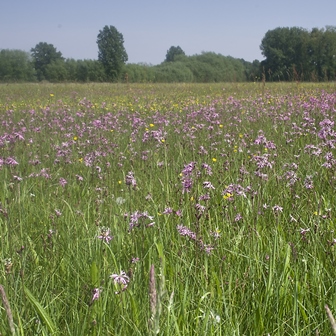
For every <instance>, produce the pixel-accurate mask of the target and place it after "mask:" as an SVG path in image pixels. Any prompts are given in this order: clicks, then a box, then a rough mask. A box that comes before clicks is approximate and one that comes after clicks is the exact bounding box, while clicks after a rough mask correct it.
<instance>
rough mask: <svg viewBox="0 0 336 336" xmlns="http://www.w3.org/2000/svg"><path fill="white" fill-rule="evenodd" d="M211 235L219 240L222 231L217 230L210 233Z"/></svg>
mask: <svg viewBox="0 0 336 336" xmlns="http://www.w3.org/2000/svg"><path fill="white" fill-rule="evenodd" d="M210 234H211V235H212V236H213V237H214V238H215V239H218V238H219V237H220V236H221V231H220V230H219V229H218V228H216V229H215V231H210Z"/></svg>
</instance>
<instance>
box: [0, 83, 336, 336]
mask: <svg viewBox="0 0 336 336" xmlns="http://www.w3.org/2000/svg"><path fill="white" fill-rule="evenodd" d="M335 108H336V93H335V85H334V84H332V83H323V84H309V83H308V84H307V83H304V84H302V83H289V84H284V83H267V82H266V84H265V83H232V84H226V83H225V84H222V83H221V84H185V83H184V84H171V85H168V84H96V83H94V84H84V85H83V84H62V85H60V84H55V85H52V84H48V83H41V84H8V85H1V90H0V124H1V125H2V126H1V132H0V181H1V188H0V253H1V256H2V257H1V259H2V263H1V265H0V266H1V267H0V284H1V286H0V294H1V298H2V300H1V302H0V315H1V318H0V330H1V333H2V334H3V335H20V336H24V335H27V336H30V335H55V336H58V335H76V336H81V335H83V336H84V335H93V336H94V335H120V336H124V335H130V336H132V335H141V336H142V335H167V336H168V335H169V336H170V335H183V336H189V335H216V336H220V335H224V336H226V335H227V336H234V335H236V336H238V335H272V336H275V335H279V336H284V335H296V336H304V335H330V330H331V329H330V325H329V322H328V319H327V315H326V313H325V304H327V305H328V306H329V307H330V309H331V310H332V311H333V312H335V309H336V293H335V290H334V288H335V262H336V254H335V245H336V234H335V218H336V217H335V204H336V193H335V188H336V185H335V169H336V158H335V157H336V151H335V143H336V132H335Z"/></svg>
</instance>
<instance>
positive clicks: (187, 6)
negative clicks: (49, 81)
mask: <svg viewBox="0 0 336 336" xmlns="http://www.w3.org/2000/svg"><path fill="white" fill-rule="evenodd" d="M0 8H1V13H2V17H1V20H0V49H20V50H25V51H28V52H29V51H30V49H31V48H34V47H35V46H36V44H38V43H39V42H47V43H50V44H53V45H54V47H55V48H56V49H57V51H60V52H61V53H62V55H63V57H65V58H74V59H97V57H98V47H97V43H96V40H97V35H98V33H99V30H102V29H103V27H104V26H105V25H108V26H110V25H111V26H114V27H116V28H117V30H118V31H119V32H120V33H122V34H123V37H124V46H125V49H126V52H127V54H128V63H147V64H153V65H155V64H159V63H161V62H163V61H164V59H165V56H166V53H167V50H168V49H169V48H170V47H171V46H180V47H181V48H182V49H183V50H184V52H185V53H186V55H188V56H191V55H194V54H200V53H202V52H203V51H211V52H215V53H218V54H222V55H224V56H232V57H235V58H243V59H245V60H246V61H250V62H252V61H253V60H255V59H258V60H262V59H263V56H262V54H261V51H260V47H259V46H260V44H261V40H262V38H263V37H264V36H265V34H266V32H267V31H268V30H272V29H275V28H277V27H301V28H304V29H307V30H309V31H310V30H311V29H312V28H315V27H317V28H324V27H325V26H327V25H336V19H335V13H336V0H333V1H332V0H319V1H312V0H305V1H303V0H283V1H273V0H269V1H266V0H255V1H248V0H236V1H225V0H223V1H219V0H216V1H215V0H208V1H199V0H194V1H185V0H179V1H175V0H171V1H159V0H157V1H155V0H143V1H140V0H138V1H135V0H129V1H127V0H124V1H108V0H95V1H88V0H87V1H79V0H67V1H66V0H59V1H47V0H45V1H41V0H31V1H23V0H11V1H7V2H5V1H4V0H0Z"/></svg>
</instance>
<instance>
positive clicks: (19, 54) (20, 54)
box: [0, 49, 35, 82]
mask: <svg viewBox="0 0 336 336" xmlns="http://www.w3.org/2000/svg"><path fill="white" fill-rule="evenodd" d="M0 81H3V82H32V81H35V69H34V66H33V63H32V60H31V56H30V54H29V53H28V52H25V51H22V50H9V49H2V50H0Z"/></svg>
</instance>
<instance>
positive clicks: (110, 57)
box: [97, 26, 128, 81]
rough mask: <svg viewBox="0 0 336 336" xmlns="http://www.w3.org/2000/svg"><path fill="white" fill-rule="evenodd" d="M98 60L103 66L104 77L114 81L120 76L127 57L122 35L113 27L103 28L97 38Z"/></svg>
mask: <svg viewBox="0 0 336 336" xmlns="http://www.w3.org/2000/svg"><path fill="white" fill-rule="evenodd" d="M97 44H98V60H99V61H100V62H101V63H102V64H103V66H104V69H105V73H106V76H107V78H108V79H109V80H112V81H115V80H117V79H119V78H120V74H121V72H122V69H123V67H124V65H125V63H126V62H127V60H128V55H127V53H126V50H125V48H124V37H123V35H122V34H121V33H120V32H119V31H118V30H117V29H116V28H115V27H113V26H105V27H104V28H103V30H100V31H99V34H98V36H97Z"/></svg>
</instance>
